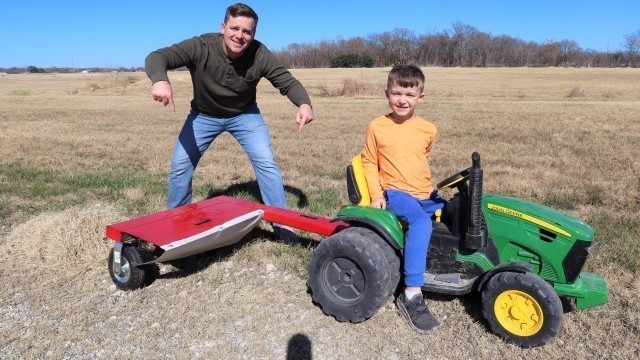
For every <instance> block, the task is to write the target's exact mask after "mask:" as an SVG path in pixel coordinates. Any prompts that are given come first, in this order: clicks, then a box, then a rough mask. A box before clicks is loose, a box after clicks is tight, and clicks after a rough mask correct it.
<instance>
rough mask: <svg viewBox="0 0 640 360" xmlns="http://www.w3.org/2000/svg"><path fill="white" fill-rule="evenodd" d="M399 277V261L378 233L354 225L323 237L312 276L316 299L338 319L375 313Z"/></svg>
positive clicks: (356, 318) (310, 282) (311, 266)
mask: <svg viewBox="0 0 640 360" xmlns="http://www.w3.org/2000/svg"><path fill="white" fill-rule="evenodd" d="M399 280H400V260H399V258H398V256H397V255H396V253H395V251H394V250H393V248H392V247H391V245H389V244H387V243H386V242H385V240H383V239H382V238H381V237H380V236H379V235H378V234H376V233H375V232H373V231H371V230H369V229H364V228H358V227H351V228H348V229H345V230H342V231H340V232H339V233H337V234H334V235H331V236H329V237H327V238H326V239H324V240H323V241H322V242H320V244H319V245H318V246H317V247H316V249H315V250H314V251H313V255H312V259H311V263H310V264H309V279H308V281H307V284H308V285H309V287H310V288H311V292H312V296H313V300H314V301H315V302H317V303H318V304H319V305H320V306H321V307H322V310H323V311H324V312H325V313H326V314H328V315H332V316H334V317H335V318H336V319H337V320H338V321H350V322H355V323H357V322H361V321H364V320H366V319H368V318H370V317H371V316H373V315H374V314H375V313H376V312H377V311H378V310H379V309H380V307H381V306H382V305H384V304H385V303H386V302H387V300H389V297H390V296H391V295H392V294H393V292H394V291H395V289H396V287H397V286H398V282H399Z"/></svg>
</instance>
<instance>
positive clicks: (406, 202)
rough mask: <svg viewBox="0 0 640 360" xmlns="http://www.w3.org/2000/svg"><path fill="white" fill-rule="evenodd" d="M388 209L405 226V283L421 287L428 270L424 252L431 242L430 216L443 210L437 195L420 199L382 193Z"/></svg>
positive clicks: (391, 192) (389, 192)
mask: <svg viewBox="0 0 640 360" xmlns="http://www.w3.org/2000/svg"><path fill="white" fill-rule="evenodd" d="M385 197H386V201H387V210H389V211H391V212H392V213H394V214H395V215H396V216H397V217H398V219H399V220H401V221H403V222H404V223H406V224H407V228H408V229H407V232H406V233H405V237H404V259H403V260H404V284H405V286H415V287H421V286H422V285H424V272H425V270H426V268H427V250H428V249H429V242H430V241H431V230H432V225H431V216H433V214H434V213H435V211H436V210H438V209H442V208H443V207H444V200H443V199H442V198H440V197H439V196H432V197H431V198H429V199H425V200H419V199H417V198H415V197H413V196H411V195H409V194H407V193H405V192H402V191H398V190H387V191H385Z"/></svg>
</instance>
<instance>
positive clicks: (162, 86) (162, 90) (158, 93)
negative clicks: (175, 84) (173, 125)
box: [151, 80, 176, 114]
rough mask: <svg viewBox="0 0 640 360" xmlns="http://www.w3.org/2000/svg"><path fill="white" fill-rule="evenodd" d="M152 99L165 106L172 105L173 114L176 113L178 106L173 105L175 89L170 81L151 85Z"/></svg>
mask: <svg viewBox="0 0 640 360" xmlns="http://www.w3.org/2000/svg"><path fill="white" fill-rule="evenodd" d="M151 97H152V98H153V100H155V101H159V102H161V103H162V104H164V106H167V105H171V113H172V114H175V113H176V106H175V105H174V104H173V89H172V88H171V84H169V82H168V81H164V80H161V81H156V82H155V83H153V85H151Z"/></svg>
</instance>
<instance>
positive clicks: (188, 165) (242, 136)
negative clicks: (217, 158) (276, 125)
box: [167, 105, 287, 209]
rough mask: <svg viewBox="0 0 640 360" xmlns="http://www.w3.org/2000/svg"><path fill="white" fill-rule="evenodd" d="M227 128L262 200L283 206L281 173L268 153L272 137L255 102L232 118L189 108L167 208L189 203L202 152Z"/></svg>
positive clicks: (178, 144) (177, 148)
mask: <svg viewBox="0 0 640 360" xmlns="http://www.w3.org/2000/svg"><path fill="white" fill-rule="evenodd" d="M224 131H228V132H229V133H230V134H231V135H233V137H234V138H235V139H236V140H238V142H239V143H240V146H242V149H243V150H244V151H245V153H246V154H247V155H248V156H249V160H251V165H252V166H253V171H254V172H255V174H256V178H257V179H258V186H259V187H260V195H261V196H262V201H263V202H264V203H265V204H267V205H272V206H277V207H280V208H286V207H287V202H286V199H285V195H284V187H283V184H282V175H281V174H280V169H279V168H278V165H276V163H275V159H274V157H273V154H272V153H271V137H270V136H269V130H268V129H267V125H266V124H265V122H264V119H263V118H262V115H261V114H260V110H259V109H258V107H257V106H256V105H253V106H250V107H248V108H247V109H245V112H244V113H242V114H240V115H238V116H235V117H232V118H213V117H209V116H205V115H202V114H200V113H198V112H196V111H194V110H191V112H190V113H189V116H187V120H186V121H185V123H184V126H183V127H182V131H181V132H180V136H179V137H178V141H176V145H175V149H174V151H173V158H172V159H171V170H170V172H169V195H168V196H167V207H168V208H170V209H171V208H175V207H178V206H181V205H186V204H190V203H191V181H192V179H193V172H194V171H195V169H196V166H198V162H199V161H200V158H201V157H202V154H204V152H205V151H206V150H207V148H208V147H209V145H210V144H211V142H212V141H213V140H214V139H215V138H216V137H217V136H218V135H220V134H221V133H222V132H224Z"/></svg>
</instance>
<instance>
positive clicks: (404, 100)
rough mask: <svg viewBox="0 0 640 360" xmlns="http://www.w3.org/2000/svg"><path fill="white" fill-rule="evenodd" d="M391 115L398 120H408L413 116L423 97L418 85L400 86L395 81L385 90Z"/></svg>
mask: <svg viewBox="0 0 640 360" xmlns="http://www.w3.org/2000/svg"><path fill="white" fill-rule="evenodd" d="M386 95H387V99H388V100H389V107H390V108H391V111H392V114H391V116H392V117H393V118H394V119H396V120H400V121H404V120H409V119H410V118H411V117H413V113H414V112H415V111H416V107H417V106H418V103H419V102H420V101H422V99H424V94H423V93H422V91H420V87H418V86H413V87H402V86H400V85H398V84H396V83H395V82H394V83H393V84H392V85H391V86H390V87H389V88H388V89H387V90H386Z"/></svg>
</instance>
